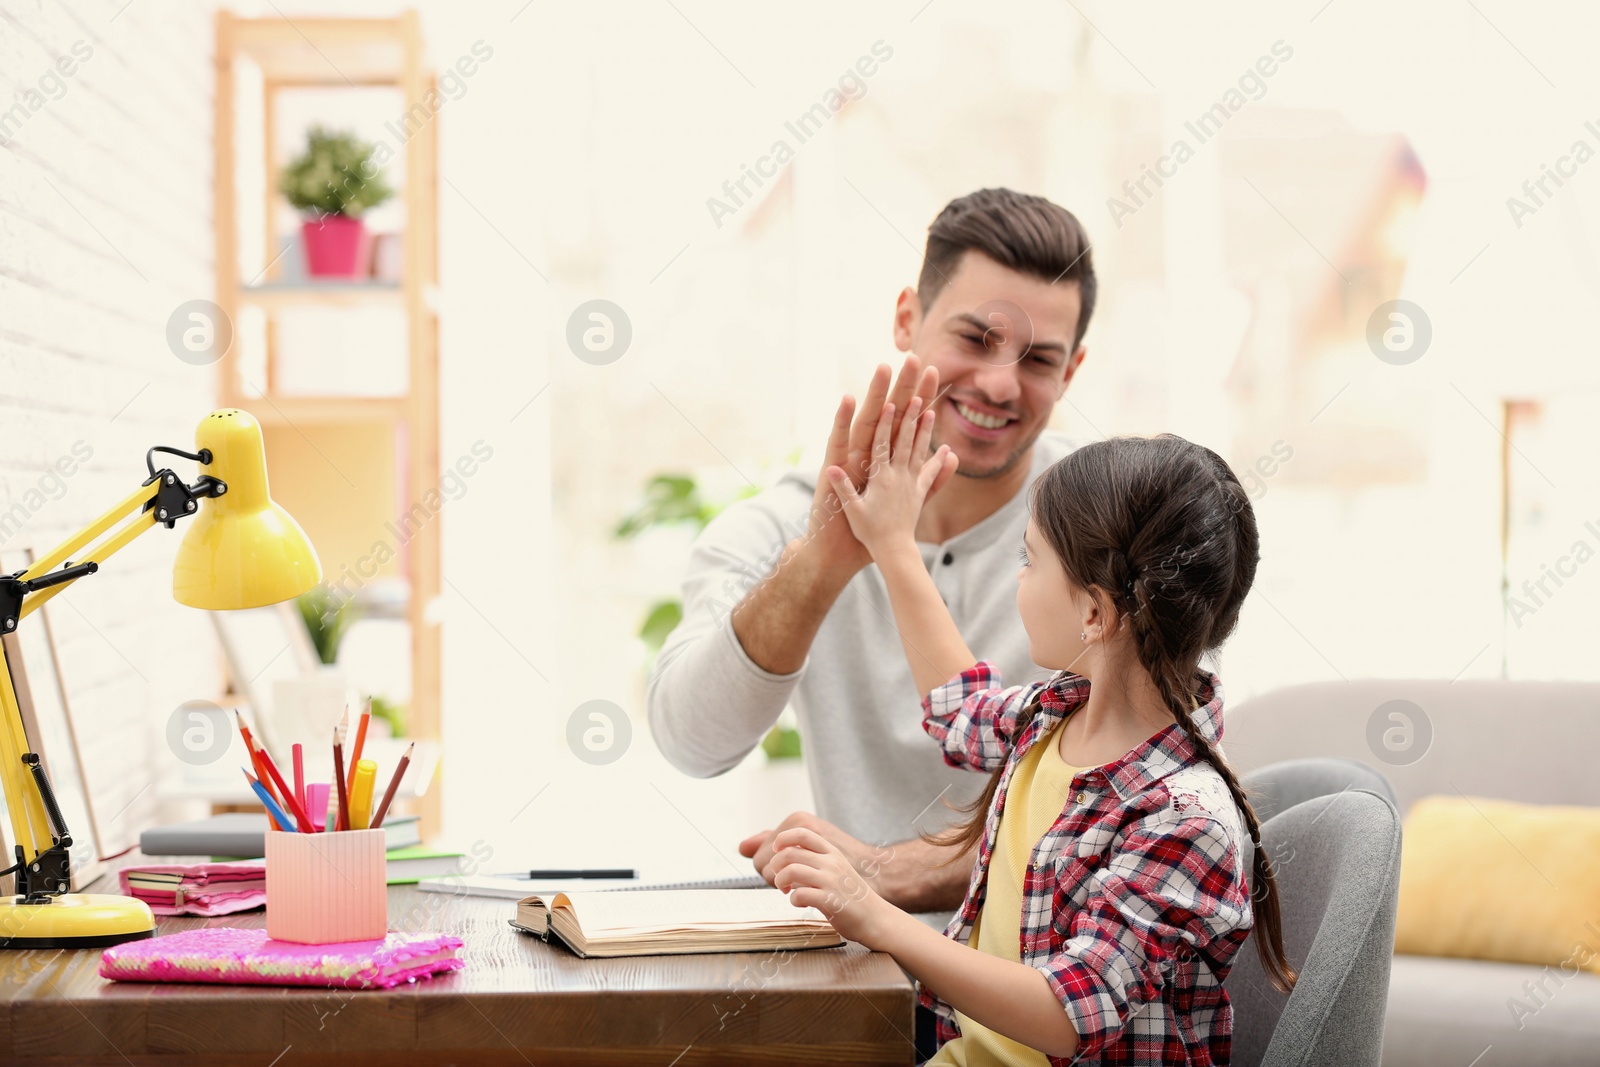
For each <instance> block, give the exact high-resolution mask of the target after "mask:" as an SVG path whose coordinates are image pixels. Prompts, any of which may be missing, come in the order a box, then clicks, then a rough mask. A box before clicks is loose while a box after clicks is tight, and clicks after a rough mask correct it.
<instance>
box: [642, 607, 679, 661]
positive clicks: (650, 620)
mask: <svg viewBox="0 0 1600 1067" xmlns="http://www.w3.org/2000/svg"><path fill="white" fill-rule="evenodd" d="M682 621H683V603H682V602H681V601H678V600H659V601H657V602H656V603H654V604H652V605H651V606H650V611H649V613H648V614H646V615H645V617H644V622H643V623H642V624H640V626H639V637H640V639H641V640H643V641H644V643H645V644H646V645H647V646H648V647H649V649H650V651H651V652H660V651H661V646H662V645H664V644H666V642H667V635H668V634H670V633H672V631H673V630H675V629H677V627H678V623H680V622H682Z"/></svg>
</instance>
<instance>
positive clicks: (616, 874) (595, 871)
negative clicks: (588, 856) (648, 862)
mask: <svg viewBox="0 0 1600 1067" xmlns="http://www.w3.org/2000/svg"><path fill="white" fill-rule="evenodd" d="M528 877H529V878H532V879H535V880H537V879H540V878H549V879H556V878H637V877H639V872H638V871H636V870H634V869H633V868H632V867H592V868H588V869H584V870H562V869H560V868H553V869H550V870H532V871H529V872H528Z"/></svg>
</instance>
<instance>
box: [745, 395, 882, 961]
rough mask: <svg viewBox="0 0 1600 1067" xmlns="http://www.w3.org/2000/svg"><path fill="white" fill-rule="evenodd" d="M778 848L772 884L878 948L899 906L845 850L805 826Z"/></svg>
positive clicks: (779, 837)
mask: <svg viewBox="0 0 1600 1067" xmlns="http://www.w3.org/2000/svg"><path fill="white" fill-rule="evenodd" d="M906 421H908V422H909V421H910V419H909V418H908V419H907V420H906ZM772 846H773V849H774V851H773V853H772V867H773V877H772V884H773V885H775V886H777V887H778V888H779V889H781V890H783V891H784V892H785V893H787V894H789V900H790V902H791V903H793V904H794V906H795V907H797V908H804V907H813V908H816V909H817V910H818V911H820V912H822V914H824V915H826V916H827V917H828V921H829V922H830V923H832V924H833V928H834V929H835V930H837V931H839V933H840V934H841V935H842V936H844V937H847V938H849V939H850V940H851V941H856V942H859V943H860V944H863V945H866V946H867V947H868V948H872V947H874V945H875V944H876V943H877V941H878V939H879V932H880V930H881V928H882V924H883V920H884V918H885V915H886V913H887V912H891V911H892V910H893V908H894V905H892V904H890V903H889V902H888V901H886V900H884V899H883V898H882V897H880V896H879V895H878V894H877V892H876V891H874V890H873V888H872V886H871V885H869V884H868V883H867V880H866V878H864V877H862V875H861V872H860V871H858V870H856V869H855V867H854V866H853V865H852V864H851V863H850V860H849V859H848V858H847V857H846V856H845V854H844V853H843V852H841V851H839V849H838V848H836V847H835V846H834V845H833V844H832V843H830V842H829V841H828V839H827V838H825V837H823V836H822V835H821V834H819V833H817V832H816V831H815V830H810V829H807V828H806V827H803V826H794V827H790V828H789V829H787V830H783V831H781V832H779V833H778V834H776V835H774V836H773V838H772Z"/></svg>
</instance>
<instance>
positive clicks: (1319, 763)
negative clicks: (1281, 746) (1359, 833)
mask: <svg viewBox="0 0 1600 1067" xmlns="http://www.w3.org/2000/svg"><path fill="white" fill-rule="evenodd" d="M1239 784H1240V785H1242V786H1244V791H1245V796H1246V797H1248V798H1249V800H1250V806H1251V807H1252V808H1254V809H1255V813H1256V818H1257V819H1259V820H1260V821H1261V822H1263V823H1265V822H1266V821H1267V820H1268V819H1271V818H1274V817H1276V816H1278V815H1280V814H1282V813H1283V812H1285V811H1288V810H1289V809H1290V808H1292V807H1294V806H1295V805H1296V804H1303V803H1305V802H1306V801H1308V800H1310V799H1311V798H1312V797H1320V796H1326V795H1328V794H1329V793H1342V792H1344V791H1345V790H1346V789H1370V790H1372V791H1373V792H1374V793H1376V794H1378V795H1379V796H1381V797H1387V798H1388V800H1389V803H1391V804H1393V805H1394V806H1395V808H1397V809H1398V808H1399V807H1400V801H1399V800H1398V799H1397V798H1396V797H1395V795H1394V786H1392V785H1390V784H1389V779H1388V778H1387V777H1385V776H1384V775H1383V774H1382V773H1381V772H1380V771H1378V770H1376V769H1375V768H1373V767H1371V766H1369V765H1368V764H1365V763H1362V762H1361V761H1360V760H1355V759H1343V758H1338V757H1326V756H1317V757H1312V758H1309V759H1290V760H1283V761H1282V762H1280V763H1269V764H1268V765H1267V766H1265V767H1261V768H1258V769H1256V770H1254V771H1251V772H1249V773H1248V774H1244V775H1241V776H1240V777H1239Z"/></svg>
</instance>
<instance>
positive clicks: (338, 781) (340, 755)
mask: <svg viewBox="0 0 1600 1067" xmlns="http://www.w3.org/2000/svg"><path fill="white" fill-rule="evenodd" d="M348 729H350V709H349V708H345V709H344V715H342V716H341V717H340V718H339V725H338V726H335V727H334V728H333V785H334V788H335V789H337V790H338V791H339V825H338V827H337V829H340V830H348V829H350V795H349V794H348V793H347V792H345V781H344V735H345V731H347V730H348Z"/></svg>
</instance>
